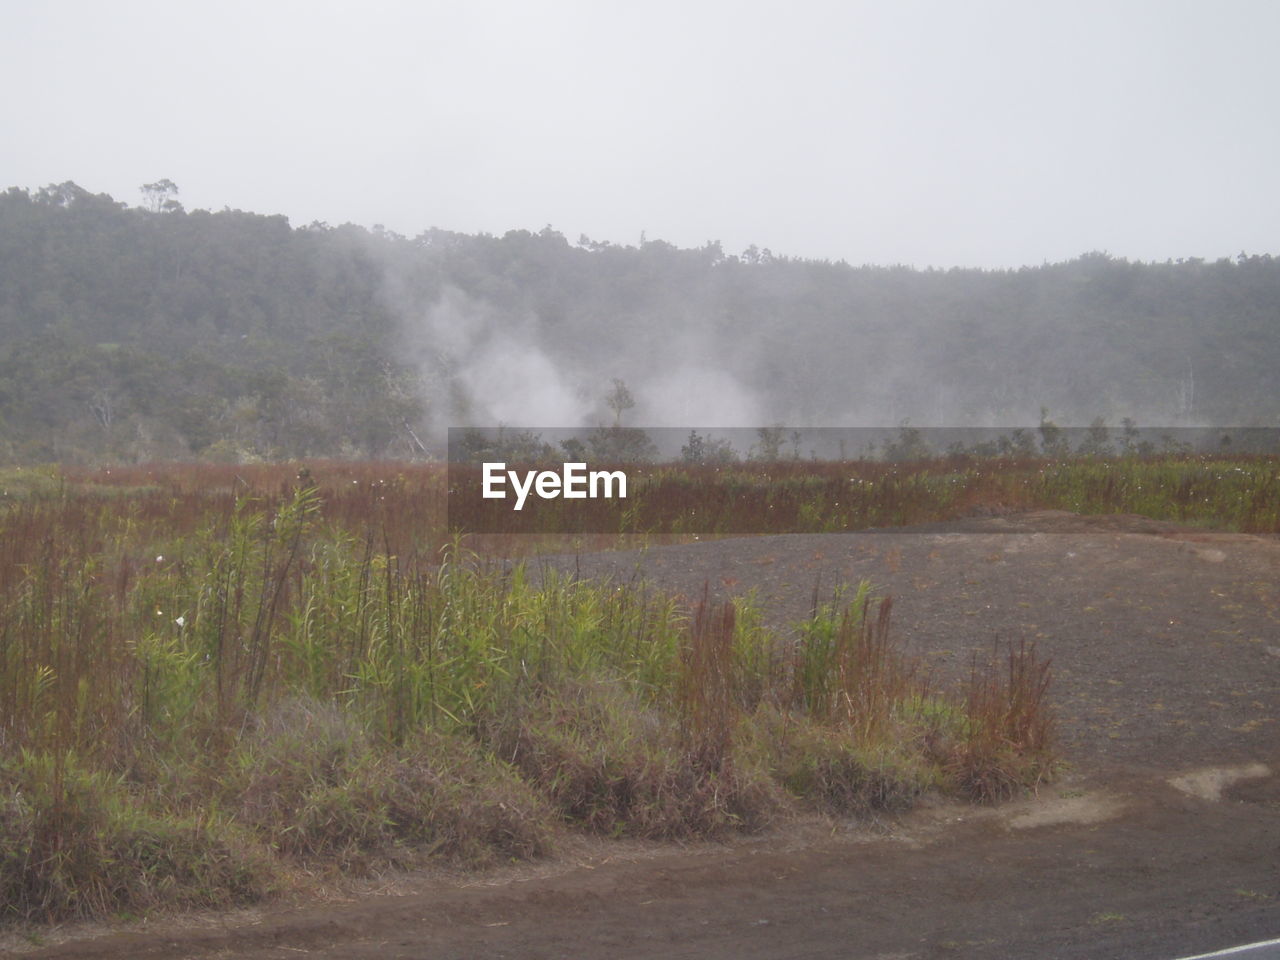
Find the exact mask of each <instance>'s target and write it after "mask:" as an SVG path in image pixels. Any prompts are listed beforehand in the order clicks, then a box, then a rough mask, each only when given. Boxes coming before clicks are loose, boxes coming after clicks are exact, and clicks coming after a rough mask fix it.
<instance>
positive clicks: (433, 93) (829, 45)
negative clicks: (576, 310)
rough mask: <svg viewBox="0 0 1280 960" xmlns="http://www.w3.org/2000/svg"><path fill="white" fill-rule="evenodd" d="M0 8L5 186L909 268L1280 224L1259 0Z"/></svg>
mask: <svg viewBox="0 0 1280 960" xmlns="http://www.w3.org/2000/svg"><path fill="white" fill-rule="evenodd" d="M2 9H3V11H4V17H5V36H6V44H5V56H4V57H3V58H0V82H2V83H3V84H4V88H5V89H6V90H9V91H11V96H10V97H9V98H8V100H7V102H6V106H5V122H4V123H3V124H0V158H3V160H0V173H2V174H3V176H0V180H2V181H3V182H4V183H5V184H21V185H27V186H39V185H43V184H46V183H52V182H61V181H64V180H75V181H76V182H78V183H80V184H82V185H83V186H85V187H86V188H88V189H90V190H93V191H95V192H98V191H101V192H107V193H111V194H112V195H114V196H116V197H119V198H122V199H129V198H132V197H136V196H137V194H136V191H137V188H138V185H139V184H142V183H146V182H151V181H155V180H157V179H159V178H161V177H167V178H170V179H172V180H173V181H174V182H176V183H179V184H181V185H182V189H183V197H182V199H183V201H184V202H185V203H186V204H187V206H188V208H197V207H199V208H205V209H211V210H218V209H221V208H223V207H224V206H229V207H231V208H234V209H248V210H258V211H263V212H282V213H285V214H286V215H288V216H289V217H290V219H291V221H292V222H293V223H294V224H295V225H303V224H307V223H310V222H312V221H323V222H328V223H332V224H340V223H343V222H353V223H358V224H363V225H366V226H372V225H373V224H384V225H386V226H387V227H388V228H390V229H393V230H396V231H398V232H400V233H403V234H405V235H407V236H413V235H415V234H416V233H418V232H419V231H421V230H423V229H425V228H427V227H430V226H439V227H442V228H445V229H450V230H456V231H461V232H466V233H475V232H489V233H493V234H496V235H501V234H502V233H505V232H506V231H508V230H511V229H529V230H538V229H540V228H541V227H543V226H544V225H546V224H551V225H552V226H553V227H555V228H556V229H558V230H559V231H561V232H562V233H564V234H565V235H566V236H568V237H571V238H576V237H577V236H579V235H580V234H586V235H588V236H590V237H592V238H593V239H596V240H608V241H610V242H613V243H615V244H635V243H637V242H638V241H639V239H640V237H641V235H642V234H644V235H645V236H646V237H647V238H648V239H649V240H654V239H663V240H666V241H668V242H670V243H673V244H675V245H677V246H681V247H696V246H699V245H701V244H703V243H705V242H707V241H709V240H719V241H721V242H722V243H723V244H724V246H725V249H726V250H729V251H739V250H743V249H745V248H746V247H748V246H749V245H751V244H756V245H758V246H760V247H768V248H770V249H772V250H774V251H775V252H779V253H785V254H787V255H790V256H800V257H814V258H822V259H832V260H846V261H848V262H850V263H854V264H861V263H873V264H881V265H891V264H897V263H904V264H912V265H915V266H920V267H924V266H930V265H932V266H937V267H952V266H986V267H1016V266H1021V265H1024V264H1032V265H1034V264H1040V263H1043V262H1046V261H1060V260H1065V259H1068V258H1071V257H1074V256H1077V255H1079V254H1080V253H1082V252H1084V251H1088V250H1105V251H1108V252H1110V253H1112V254H1113V255H1116V256H1122V257H1129V258H1134V259H1143V260H1163V259H1166V258H1169V257H1174V258H1176V257H1185V256H1202V257H1206V258H1210V259H1213V258H1216V257H1220V256H1235V255H1236V254H1237V253H1239V252H1240V251H1241V250H1245V251H1248V252H1264V251H1268V250H1271V249H1273V248H1274V246H1275V242H1276V229H1277V227H1276V224H1277V223H1280V192H1278V191H1280V187H1278V186H1277V182H1276V179H1275V177H1274V175H1273V174H1274V170H1275V169H1276V168H1277V161H1280V125H1277V124H1276V123H1274V122H1273V115H1274V105H1273V102H1272V100H1273V94H1274V91H1275V90H1276V89H1277V88H1280V59H1278V58H1276V57H1275V56H1274V50H1273V46H1274V38H1275V37H1276V36H1277V35H1280V6H1278V5H1276V4H1274V3H1271V2H1269V0H1222V2H1218V3H1213V4H1207V3H1191V2H1183V0H1106V2H1103V0H1081V2H1076V3H1071V4H1042V3H1034V4H1029V3H1024V2H1014V0H975V2H972V3H964V4H957V3H952V2H945V0H903V2H894V3H883V2H870V0H863V2H857V0H854V2H835V0H823V2H812V0H811V2H797V3H793V4H790V5H788V6H786V7H785V8H782V7H779V6H778V5H777V4H774V3H765V2H756V0H735V2H727V0H703V2H697V3H688V2H685V3H675V2H666V0H656V2H651V3H646V4H640V5H636V4H616V3H597V2H588V0H557V2H533V3H526V2H517V0H481V2H475V3H466V4H458V3H446V2H440V0H434V2H433V0H427V2H410V0H381V2H368V3H360V4H356V3H345V2H305V3H304V2H301V0H277V2H272V3H266V4H262V3H249V2H247V0H219V2H217V3H213V2H211V0H195V2H190V3H183V4H172V3H161V2H159V0H121V2H118V3H111V4H100V3H94V2H89V0H50V2H47V3H40V4H24V3H14V2H7V3H4V4H3V5H2ZM18 91H21V93H18Z"/></svg>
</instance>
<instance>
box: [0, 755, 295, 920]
mask: <svg viewBox="0 0 1280 960" xmlns="http://www.w3.org/2000/svg"><path fill="white" fill-rule="evenodd" d="M277 876H278V874H277V870H276V868H275V866H274V864H273V863H272V861H271V859H270V858H269V857H268V856H266V855H265V854H264V853H263V851H261V850H260V849H259V848H257V847H256V846H255V845H254V844H252V843H251V842H249V841H248V840H247V839H246V838H245V837H244V836H243V835H242V834H240V833H239V832H238V831H236V830H235V829H234V828H233V827H232V826H231V825H229V824H227V823H226V822H225V821H223V820H222V819H220V818H218V817H216V816H210V815H208V814H205V815H203V816H180V815H175V814H174V813H173V812H172V811H163V812H158V811H155V810H153V809H151V808H150V806H149V805H148V804H147V803H146V802H145V797H144V796H143V795H141V794H140V793H139V792H138V791H136V790H133V789H130V787H129V786H128V785H127V784H126V783H125V782H124V781H123V780H122V779H121V778H119V777H113V776H111V775H109V774H107V773H104V772H100V771H93V770H87V769H85V768H84V767H83V765H82V764H81V762H80V761H79V760H78V759H77V758H76V757H74V756H71V755H68V756H61V757H53V756H49V755H44V756H36V755H32V754H29V753H22V754H20V755H19V756H17V757H16V758H12V757H11V758H9V759H6V760H3V761H0V904H2V905H3V906H2V907H0V915H3V916H4V917H5V918H7V919H23V920H40V921H57V920H64V919H69V918H74V917H90V916H102V915H106V914H111V913H115V912H118V911H123V910H128V911H130V912H136V911H141V910H146V909H149V908H152V907H157V906H189V907H225V906H231V905H233V904H237V903H245V902H250V901H254V900H258V899H260V898H261V897H262V896H263V895H264V894H266V893H267V892H268V891H269V890H270V889H271V888H272V885H273V884H274V883H275V881H276V879H277Z"/></svg>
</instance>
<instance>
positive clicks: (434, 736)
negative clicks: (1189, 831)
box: [0, 457, 1280, 920]
mask: <svg viewBox="0 0 1280 960" xmlns="http://www.w3.org/2000/svg"><path fill="white" fill-rule="evenodd" d="M734 469H735V470H736V471H738V472H737V473H735V474H734V475H733V478H732V479H733V482H734V483H735V484H737V486H736V487H735V488H734V489H737V490H740V491H741V490H745V491H747V493H744V494H742V496H739V497H738V498H737V499H735V500H733V501H732V503H733V505H734V506H733V515H734V516H735V517H736V518H737V520H736V521H735V522H741V521H744V520H752V521H754V522H756V523H757V527H756V528H753V529H756V530H757V532H768V531H770V530H775V529H791V530H818V531H821V530H840V529H851V528H855V527H856V526H887V525H892V524H898V523H913V522H925V521H929V520H940V519H946V518H948V517H952V516H956V515H959V514H963V513H964V512H965V511H968V510H971V509H973V508H974V507H976V506H980V505H982V504H993V503H999V504H1001V505H1003V506H1006V507H1033V506H1035V507H1060V508H1065V509H1072V510H1079V511H1082V512H1134V513H1144V514H1146V515H1148V516H1153V517H1162V518H1167V519H1174V520H1180V521H1184V522H1192V523H1202V524H1205V525H1207V526H1213V527H1216V528H1221V529H1235V530H1246V531H1261V532H1275V531H1277V530H1280V482H1278V481H1277V465H1276V461H1275V460H1274V459H1264V458H1235V459H1230V460H1228V459H1204V458H1191V457H1172V458H1171V457H1166V458H1158V459H1129V460H1108V461H1091V460H1079V461H1063V462H1053V461H1033V462H1028V461H1019V462H1013V461H1008V462H1005V461H987V462H978V461H967V462H956V461H938V462H930V463H920V464H896V465H888V464H829V465H828V464H807V463H805V464H786V465H770V466H769V467H768V468H765V467H763V466H761V467H760V468H759V469H757V468H756V467H747V466H743V467H739V468H734ZM300 470H305V473H304V474H303V475H302V476H301V477H299V473H300ZM710 470H711V468H696V469H686V470H684V471H683V472H681V470H680V469H679V468H660V469H655V471H654V474H653V478H652V481H651V485H649V486H646V487H644V488H643V489H644V493H643V498H642V499H643V501H644V502H645V503H646V504H647V506H644V507H642V508H641V509H644V510H651V511H652V517H651V519H652V518H659V519H660V518H662V517H666V518H667V520H666V521H663V522H658V520H654V521H653V522H652V523H649V524H647V525H645V526H643V527H642V528H641V529H644V530H646V531H649V533H648V534H647V535H645V536H640V537H638V538H637V536H636V535H634V534H633V535H631V536H629V537H626V538H621V537H620V536H619V535H617V534H611V535H605V534H599V535H593V536H580V537H568V536H563V535H559V536H557V535H554V534H546V535H543V536H534V537H531V536H528V535H515V534H507V535H501V534H494V535H488V536H483V537H481V536H471V537H466V538H463V537H458V536H450V535H449V533H448V531H447V529H446V525H445V499H444V498H445V489H444V482H443V481H444V473H443V469H442V468H440V467H435V466H423V465H409V464H371V463H336V462H335V463H311V464H307V465H305V467H303V466H302V465H299V464H291V465H289V464H282V465H258V466H236V467H232V466H227V467H214V466H193V465H164V466H153V467H128V468H115V467H113V468H110V469H106V468H103V469H98V470H92V471H88V470H86V471H73V470H69V469H68V470H57V469H34V468H23V469H17V468H10V469H6V470H3V471H0V903H2V904H3V905H4V911H5V916H6V918H8V919H24V918H25V919H38V920H51V919H59V918H65V917H71V916H85V915H111V914H118V913H122V912H124V913H136V912H139V911H145V910H148V909H152V908H156V907H162V906H172V905H202V906H203V905H227V904H232V903H237V902H246V901H251V900H254V899H258V898H262V897H264V896H269V895H270V894H271V893H272V892H273V891H275V890H279V889H283V888H286V887H289V886H291V885H295V884H297V883H299V882H300V878H302V877H304V876H306V875H315V874H320V875H324V874H325V873H326V872H333V871H342V872H344V873H348V874H352V873H367V872H370V871H378V870H382V869H386V868H388V867H396V866H407V865H411V864H414V863H417V862H420V861H421V860H423V859H424V858H428V857H443V858H451V859H455V860H460V861H465V862H468V863H484V862H491V861H494V860H507V859H511V858H523V857H533V856H539V855H542V854H544V853H546V852H547V851H549V850H551V849H552V848H553V846H554V844H555V839H556V837H557V835H558V834H559V833H560V832H561V831H562V830H564V829H567V828H568V829H583V830H588V831H592V832H595V833H599V834H603V835H630V836H642V837H697V836H710V835H716V834H719V833H723V832H726V831H737V830H752V829H758V828H760V827H761V826H763V825H765V824H767V823H768V822H770V821H771V820H772V819H774V818H776V817H779V816H783V815H786V813H787V812H788V811H790V810H793V809H796V808H797V807H798V806H804V805H807V806H810V807H817V808H819V809H822V810H826V811H830V812H832V813H837V814H855V815H857V814H864V813H866V812H868V811H871V810H875V809H894V808H901V807H905V806H907V805H909V804H910V803H911V802H912V800H913V799H914V798H915V797H916V796H918V795H919V794H920V793H922V792H924V791H928V790H937V791H942V792H946V793H951V794H954V795H960V796H967V797H970V798H973V799H976V800H980V801H986V800H994V799H998V798H1000V797H1004V796H1009V795H1011V794H1014V793H1016V792H1018V791H1020V790H1022V789H1024V788H1025V787H1027V786H1029V785H1031V784H1034V783H1036V782H1038V781H1040V780H1042V779H1044V778H1046V777H1049V776H1051V775H1052V772H1053V769H1054V766H1055V756H1054V752H1053V742H1052V718H1051V715H1050V712H1049V710H1048V708H1047V705H1046V701H1045V693H1046V689H1047V687H1048V683H1049V674H1048V665H1047V664H1045V663H1043V662H1041V661H1040V660H1038V659H1037V657H1036V655H1035V652H1034V650H1033V649H1031V648H1027V647H1020V646H1015V647H1013V648H1010V649H1008V650H1007V651H1006V652H1005V653H1003V654H1002V655H1001V657H1000V659H999V661H998V662H992V663H989V664H975V665H974V669H973V672H972V676H971V678H970V680H969V682H968V684H967V685H964V686H962V687H961V688H958V689H954V690H942V689H939V688H937V687H936V686H935V685H934V684H933V683H932V681H931V678H930V677H929V676H927V675H926V674H925V673H924V672H923V671H922V669H921V668H920V666H919V665H918V664H917V663H915V662H913V661H912V660H910V659H909V658H907V657H905V656H904V655H903V654H902V653H901V652H900V651H899V649H898V648H897V646H896V645H895V643H894V639H893V631H892V627H891V609H892V603H891V601H889V600H888V599H880V598H877V597H875V596H874V590H873V588H872V587H871V586H870V585H868V584H851V585H849V586H848V587H847V588H844V589H842V590H839V591H836V592H835V593H833V594H831V595H829V596H825V597H815V601H814V604H813V613H812V616H811V617H810V618H809V619H808V620H807V621H805V622H804V623H801V624H798V625H797V626H796V630H795V632H794V635H790V634H788V635H779V634H777V633H775V632H774V631H771V630H769V629H766V628H765V626H764V625H763V620H762V617H761V614H760V611H759V610H758V609H756V608H755V607H754V606H753V604H752V602H751V600H750V598H744V599H739V600H737V601H735V602H733V603H728V604H725V603H720V604H714V603H711V602H709V601H707V600H705V599H704V600H703V601H702V602H696V601H695V602H693V603H687V602H684V601H682V600H680V599H679V598H672V597H666V596H662V595H658V594H656V593H654V592H653V591H650V590H648V589H646V588H645V587H644V586H643V584H633V585H630V586H626V587H619V586H616V585H612V584H602V583H593V582H585V581H576V580H573V579H569V578H564V577H556V576H553V575H550V574H546V575H544V576H542V577H540V578H534V577H532V576H530V575H529V574H528V573H527V572H526V570H525V569H524V568H522V567H520V566H516V567H515V568H514V569H512V568H509V567H508V566H507V565H505V564H500V563H499V562H497V560H496V558H498V557H509V556H518V555H524V554H529V553H533V552H537V551H539V550H561V551H572V550H575V549H578V550H581V549H602V548H606V547H608V546H612V545H617V544H619V543H625V544H628V545H631V544H634V543H635V542H636V541H637V539H639V540H640V541H642V542H657V541H659V540H661V539H662V538H665V537H670V536H672V535H675V534H679V533H680V531H681V530H682V529H688V526H687V521H686V525H685V526H684V527H683V528H682V527H681V526H680V525H679V524H677V523H674V522H671V521H672V518H674V519H675V520H679V519H680V518H681V517H685V518H687V517H688V516H690V511H702V512H703V513H704V515H705V512H706V511H708V510H713V509H725V508H724V504H725V503H726V502H728V501H725V500H724V499H723V498H724V492H723V484H722V485H721V486H720V487H717V486H716V483H715V482H714V481H715V475H714V474H712V473H710V472H709V471H710ZM723 476H724V475H723V474H721V478H722V479H723ZM716 498H720V499H719V500H717V499H716ZM717 503H719V504H720V506H719V507H716V506H715V504H717ZM770 505H772V509H770ZM753 511H754V512H753ZM726 515H727V514H726ZM779 517H781V518H782V519H781V520H779Z"/></svg>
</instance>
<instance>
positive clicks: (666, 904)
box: [0, 511, 1280, 960]
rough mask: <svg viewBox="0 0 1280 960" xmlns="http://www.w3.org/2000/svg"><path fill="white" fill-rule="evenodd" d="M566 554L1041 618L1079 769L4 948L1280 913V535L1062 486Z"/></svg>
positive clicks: (879, 950) (464, 945)
mask: <svg viewBox="0 0 1280 960" xmlns="http://www.w3.org/2000/svg"><path fill="white" fill-rule="evenodd" d="M548 562H551V561H548ZM554 562H555V563H557V564H558V565H561V566H563V567H565V568H567V569H569V570H576V571H577V572H578V573H579V574H580V575H582V576H593V577H604V576H609V577H614V578H617V579H619V580H622V581H629V580H632V579H641V578H643V579H644V580H646V581H648V582H650V583H652V584H654V586H655V587H657V588H660V589H665V590H671V591H676V592H680V593H684V594H686V595H688V596H690V597H697V596H700V595H701V593H702V591H703V590H704V588H705V589H707V590H709V591H710V592H711V593H712V594H713V595H731V594H737V593H743V592H746V591H748V590H754V591H755V592H756V595H757V597H758V598H759V600H760V601H761V603H762V605H763V606H764V607H765V609H766V610H767V612H768V616H769V617H770V618H771V619H772V620H773V621H774V622H775V623H776V624H778V625H781V626H785V625H787V624H789V623H792V622H794V621H795V620H797V619H799V618H801V617H803V616H804V615H805V614H806V612H807V611H808V610H809V609H810V608H811V605H812V603H813V598H814V596H815V591H816V592H817V595H818V596H820V597H827V596H829V595H830V591H831V589H832V588H833V587H834V586H835V585H836V584H837V583H841V582H856V581H858V580H861V579H868V580H870V581H871V582H872V583H873V584H875V586H876V587H877V589H878V590H879V592H881V593H883V594H888V595H892V596H893V598H894V629H895V631H896V633H897V635H898V636H899V637H900V639H902V640H903V641H904V643H905V645H906V647H907V649H908V650H910V651H914V652H915V653H917V654H919V655H920V656H921V657H923V658H924V660H925V661H926V662H927V663H928V664H930V665H931V668H932V670H933V671H934V672H935V673H936V675H937V676H938V677H939V679H940V682H942V681H945V680H946V679H947V678H955V677H959V676H962V675H963V674H964V673H965V672H966V671H967V669H968V666H969V663H970V662H971V659H972V657H973V655H974V654H975V653H978V654H985V653H986V652H988V651H989V650H990V649H991V648H992V646H993V644H995V643H996V642H998V641H1000V642H1008V641H1013V642H1018V641H1020V640H1027V641H1034V642H1035V643H1036V644H1037V646H1038V649H1039V650H1040V651H1041V652H1042V653H1043V654H1045V655H1047V656H1049V657H1051V658H1052V662H1053V676H1054V680H1053V689H1052V699H1053V702H1054V704H1055V707H1056V710H1057V716H1058V718H1059V734H1060V741H1061V744H1062V749H1063V753H1064V755H1065V757H1066V759H1067V761H1068V762H1069V765H1070V766H1069V769H1068V771H1067V772H1066V773H1065V774H1064V776H1063V777H1062V778H1061V779H1060V780H1058V781H1057V782H1055V783H1053V784H1049V785H1046V786H1044V787H1042V788H1041V789H1040V791H1039V794H1038V796H1036V797H1032V798H1027V799H1026V800H1020V801H1017V802H1014V803H1010V804H1006V805H1003V806H1001V807H998V808H994V809H992V808H974V807H968V806H961V805H950V804H942V803H933V804H928V805H926V806H924V807H923V808H921V809H919V810H916V811H914V812H913V813H911V814H910V815H908V816H906V817H904V818H901V819H899V820H893V821H884V822H880V823H875V824H867V825H849V824H831V823H825V822H818V821H812V822H805V823H796V824H789V825H784V826H782V827H780V828H779V829H778V830H776V831H774V832H772V833H771V834H769V835H767V836H765V837H761V838H753V839H751V840H742V841H738V842H735V843H732V844H723V845H722V844H702V845H696V846H693V847H690V848H676V847H670V846H656V845H633V844H614V845H607V844H603V843H601V844H594V843H587V842H578V841H571V842H568V843H567V844H566V846H565V850H564V855H563V856H562V857H561V859H559V860H558V861H557V862H555V863H550V864H540V865H537V866H535V867H525V868H520V869H514V868H513V869H512V870H511V871H508V872H506V873H501V874H492V875H487V876H483V877H474V876H472V877H450V876H445V875H436V876H423V877H416V878H402V879H399V880H397V881H396V884H395V886H394V887H391V888H388V891H385V892H383V893H382V895H374V894H370V895H366V896H359V897H350V896H347V897H344V898H342V899H341V900H339V899H337V898H335V899H334V900H332V901H330V902H327V903H324V904H323V905H320V906H317V905H316V904H315V903H311V904H307V905H296V906H289V907H284V906H281V907H275V908H272V909H269V910H264V911H254V912H248V913H238V914H235V915H231V916H224V917H218V918H194V919H193V918H181V919H175V920H167V921H164V922H161V923H156V924H153V925H151V926H150V927H146V928H139V927H137V926H134V927H132V928H130V929H127V930H117V931H115V932H103V930H102V928H96V929H95V928H80V929H77V930H71V929H68V930H65V931H62V932H57V931H55V932H53V933H51V934H49V935H48V939H49V941H50V944H51V945H47V946H43V947H38V948H36V949H35V950H34V951H31V952H28V950H29V949H30V948H29V947H25V946H24V947H21V948H20V947H19V946H17V945H15V944H14V943H12V942H10V944H9V945H10V946H11V947H13V949H14V950H15V951H17V950H18V949H21V951H22V953H24V954H25V955H27V956H37V957H54V956H58V957H61V956H67V957H101V958H125V957H156V958H159V957H217V958H230V957H253V958H273V960H274V958H295V957H298V956H299V955H310V956H314V957H324V958H339V957H342V958H346V957H351V958H360V957H377V958H379V960H392V958H448V957H522V958H523V957H530V958H534V957H538V958H541V957H547V958H550V957H569V958H596V957H599V958H604V957H609V958H617V957H655V958H656V957H699V958H702V957H707V958H721V957H723V958H731V957H732V958H739V957H741V958H753V957H760V958H764V957H768V958H802V957H803V958H828V957H829V958H837V957H838V958H845V960H850V958H884V960H888V958H903V960H905V958H933V957H938V958H943V957H947V958H950V957H956V958H967V957H974V958H976V957H982V958H1001V957H1009V958H1023V957H1025V958H1054V957H1060V958H1108V957H1116V958H1134V960H1144V958H1156V957H1176V956H1180V955H1186V954H1192V953H1197V952H1202V951H1207V950H1211V949H1217V948H1221V947H1224V946H1227V945H1230V944H1232V943H1239V942H1243V941H1247V940H1259V939H1265V938H1269V937H1277V936H1280V538H1275V537H1252V536H1243V535H1228V534H1209V533H1202V532H1197V531H1192V530H1189V529H1187V528H1183V527H1177V526H1174V525H1171V524H1163V523H1156V522H1153V521H1149V520H1144V519H1142V518H1139V517H1096V518H1085V517H1076V516H1073V515H1070V514H1065V513H1059V512H1052V511H1048V512H1038V513H1030V514H1019V515H1011V516H1003V517H1000V516H995V517H985V518H975V519H973V520H969V521H961V522H957V523H951V524H939V525H937V526H933V527H929V528H915V529H912V530H910V531H906V532H899V531H895V532H883V533H863V534H849V535H790V536H778V537H759V538H743V539H732V540H718V541H712V542H706V543H691V544H685V545H681V546H668V547H658V548H651V549H649V550H647V551H638V552H634V553H605V554H593V555H584V556H580V557H571V558H560V559H558V560H556V561H554ZM64 936H71V937H72V938H71V939H67V940H64V941H63V942H59V943H52V941H53V940H55V939H57V938H59V937H64ZM2 953H3V951H2V950H0V954H2Z"/></svg>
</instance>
